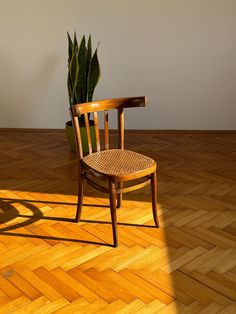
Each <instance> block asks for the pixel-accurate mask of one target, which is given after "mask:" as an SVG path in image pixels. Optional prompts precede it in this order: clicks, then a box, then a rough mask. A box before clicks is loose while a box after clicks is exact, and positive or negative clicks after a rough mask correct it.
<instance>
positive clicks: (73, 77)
mask: <svg viewBox="0 0 236 314" xmlns="http://www.w3.org/2000/svg"><path fill="white" fill-rule="evenodd" d="M78 73H79V64H78V50H77V51H76V52H75V53H73V55H72V58H71V62H70V65H69V75H70V82H71V88H72V93H71V101H72V102H73V104H75V103H76V102H77V101H78V99H77V95H76V87H77V82H78Z"/></svg>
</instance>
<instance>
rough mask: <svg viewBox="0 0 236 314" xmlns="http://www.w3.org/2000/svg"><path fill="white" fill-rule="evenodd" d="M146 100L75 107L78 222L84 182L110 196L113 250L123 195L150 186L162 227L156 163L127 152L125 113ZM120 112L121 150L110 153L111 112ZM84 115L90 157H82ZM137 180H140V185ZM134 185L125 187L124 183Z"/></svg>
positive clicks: (135, 98)
mask: <svg viewBox="0 0 236 314" xmlns="http://www.w3.org/2000/svg"><path fill="white" fill-rule="evenodd" d="M146 104H147V98H146V97H129V98H116V99H107V100H99V101H95V102H89V103H84V104H77V105H74V106H72V108H71V115H72V121H73V126H74V131H75V137H76V144H77V154H78V158H79V180H78V185H79V189H78V206H77V213H76V221H77V222H79V221H80V217H81V212H82V205H83V181H84V179H86V181H87V182H88V183H89V184H90V185H91V186H93V187H95V188H97V189H98V190H100V191H102V192H105V193H109V199H110V212H111V221H112V231H113V242H114V247H116V246H117V243H118V241H117V240H118V238H117V215H116V209H117V208H119V207H121V202H122V194H123V193H126V192H130V191H133V190H136V189H139V188H142V187H145V186H147V185H149V184H151V193H152V211H153V217H154V221H155V225H156V227H159V224H158V216H157V179H156V162H155V161H154V160H153V159H151V158H149V157H147V156H144V155H141V154H138V153H136V152H133V151H129V150H125V149H124V109H125V108H131V107H144V106H145V105H146ZM111 109H116V110H117V111H118V129H119V143H118V149H109V130H108V110H111ZM98 111H104V143H105V144H104V146H105V147H104V150H102V149H101V145H100V133H99V128H98V114H97V112H98ZM91 113H93V117H94V125H95V135H96V152H93V147H92V141H91V134H90V128H89V118H88V114H91ZM81 115H84V118H85V126H86V132H87V141H88V149H89V154H88V155H86V156H83V149H82V143H81V133H80V125H79V119H78V117H80V116H81ZM137 179H139V180H138V181H139V182H138V183H137ZM140 179H141V182H140ZM128 181H129V183H131V185H130V184H129V186H128V187H127V186H126V187H124V185H123V184H124V183H125V182H128Z"/></svg>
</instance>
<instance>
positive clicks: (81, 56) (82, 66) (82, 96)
mask: <svg viewBox="0 0 236 314" xmlns="http://www.w3.org/2000/svg"><path fill="white" fill-rule="evenodd" d="M86 57H87V48H86V40H85V36H83V38H82V40H81V43H80V47H79V52H78V63H79V73H78V82H77V88H76V93H77V97H78V101H79V103H83V102H86V101H87V100H86Z"/></svg>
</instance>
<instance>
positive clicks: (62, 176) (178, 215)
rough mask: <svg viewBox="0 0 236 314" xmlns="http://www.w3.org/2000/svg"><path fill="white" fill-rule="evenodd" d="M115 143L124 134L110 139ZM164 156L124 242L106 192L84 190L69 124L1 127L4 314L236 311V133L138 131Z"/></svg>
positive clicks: (137, 136)
mask: <svg viewBox="0 0 236 314" xmlns="http://www.w3.org/2000/svg"><path fill="white" fill-rule="evenodd" d="M112 138H113V140H115V134H113V135H112ZM126 147H127V148H128V149H133V150H135V151H138V152H142V153H145V154H147V155H149V156H151V157H154V158H155V159H156V160H157V161H158V166H159V170H158V178H159V185H158V186H159V215H160V221H161V228H160V229H155V228H152V227H150V226H152V225H153V220H152V213H151V203H150V193H149V189H145V190H142V191H141V190H139V191H138V192H135V193H130V194H127V195H126V196H125V199H124V203H123V208H122V209H120V210H119V212H118V221H119V247H118V248H116V249H114V248H112V247H111V246H109V244H110V243H112V232H111V225H110V215H109V209H108V207H107V206H108V199H107V196H106V195H103V194H100V193H97V192H96V191H95V190H93V189H92V188H90V187H88V186H87V187H86V188H85V200H84V203H85V205H84V207H83V213H82V222H81V223H79V224H76V223H75V222H74V221H73V219H74V217H75V203H76V188H77V186H76V178H77V175H76V169H77V168H76V164H77V162H76V158H75V155H74V154H72V153H70V152H69V150H68V147H67V144H66V140H65V136H64V132H63V131H44V132H23V131H22V132H14V131H11V132H9V131H0V219H1V226H0V253H1V255H0V313H4V314H5V313H40V314H41V313H43V314H44V313H95V312H96V313H162V314H163V313H168V314H169V313H184V314H185V313H191V314H192V313H207V314H209V313H222V314H223V313H224V314H225V313H232V314H233V313H236V302H235V301H236V291H235V288H236V234H235V226H236V215H235V208H236V162H235V161H236V134H233V133H225V134H223V133H222V134H221V133H215V134H207V133H205V134H201V133H192V134H191V133H158V132H146V133H140V132H128V133H127V134H126Z"/></svg>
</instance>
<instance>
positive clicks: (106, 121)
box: [104, 110, 109, 149]
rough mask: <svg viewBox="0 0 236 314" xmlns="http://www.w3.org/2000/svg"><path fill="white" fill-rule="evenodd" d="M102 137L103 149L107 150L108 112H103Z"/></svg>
mask: <svg viewBox="0 0 236 314" xmlns="http://www.w3.org/2000/svg"><path fill="white" fill-rule="evenodd" d="M104 136H105V149H109V128H108V110H105V111H104Z"/></svg>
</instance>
